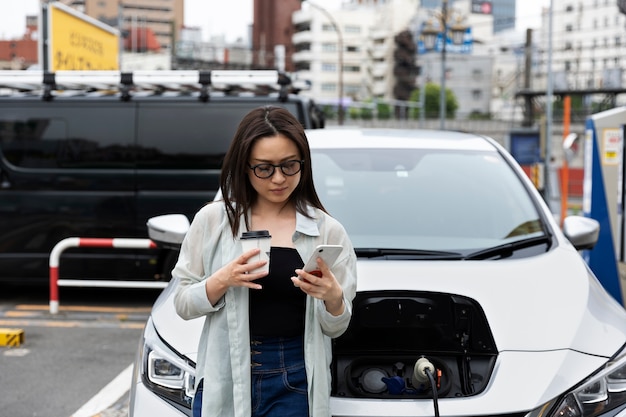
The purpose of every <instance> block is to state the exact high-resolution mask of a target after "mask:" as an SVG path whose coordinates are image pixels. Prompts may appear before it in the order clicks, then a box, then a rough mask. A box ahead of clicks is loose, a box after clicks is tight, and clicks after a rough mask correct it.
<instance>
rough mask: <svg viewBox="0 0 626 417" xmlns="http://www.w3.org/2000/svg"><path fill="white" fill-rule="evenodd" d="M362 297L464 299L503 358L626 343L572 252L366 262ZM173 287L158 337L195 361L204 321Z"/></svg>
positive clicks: (607, 349)
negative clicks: (402, 293)
mask: <svg viewBox="0 0 626 417" xmlns="http://www.w3.org/2000/svg"><path fill="white" fill-rule="evenodd" d="M357 268H358V271H357V273H358V284H357V291H387V290H411V291H426V292H429V291H431V292H437V293H449V294H457V295H463V296H466V297H469V298H472V299H474V300H475V301H476V302H478V304H479V305H480V306H481V308H482V309H483V311H484V313H485V316H486V318H487V321H488V323H489V327H490V329H491V332H492V334H493V337H494V341H495V345H496V347H497V349H498V352H505V351H519V352H546V351H555V350H561V349H565V350H568V349H569V350H574V351H577V352H579V353H585V354H589V355H595V356H601V357H610V356H612V355H613V354H615V353H616V352H617V350H618V349H619V348H620V347H621V346H622V345H623V344H624V343H625V342H626V327H625V325H624V323H626V311H625V310H624V309H623V307H622V306H621V305H620V304H619V303H617V302H616V301H615V300H614V299H613V298H612V297H611V296H610V295H609V294H608V293H607V292H606V291H605V290H604V289H603V288H602V286H601V284H600V283H599V282H598V280H597V279H596V278H595V277H594V276H593V275H592V274H591V273H590V272H589V270H588V268H587V266H586V264H585V263H584V261H583V260H582V258H581V257H580V256H579V255H578V253H577V252H576V251H575V250H573V249H571V248H570V247H568V246H565V245H561V246H559V247H557V248H556V249H554V250H552V251H550V252H548V253H545V254H543V255H539V256H533V257H528V258H523V259H511V260H497V261H484V260H483V261H410V260H402V261H392V260H373V259H359V261H358V263H357ZM175 286H176V280H173V281H172V282H171V283H170V285H169V286H168V288H166V289H165V290H164V291H163V293H162V294H161V296H160V297H159V298H158V300H157V302H156V303H155V305H154V308H153V310H152V317H153V321H154V325H155V327H156V330H157V332H158V333H159V335H160V336H161V337H162V338H163V339H164V340H165V341H167V343H168V344H169V345H170V346H172V347H173V348H174V349H175V350H176V351H177V352H179V353H180V354H182V355H185V356H187V357H188V358H190V359H191V360H194V361H195V359H196V352H197V346H198V340H199V335H200V332H201V328H202V325H203V323H204V319H194V320H189V321H185V320H182V319H181V318H180V317H179V316H178V315H177V314H176V311H175V309H174V305H173V298H174V297H173V295H174V294H173V292H174V291H173V290H174V287H175Z"/></svg>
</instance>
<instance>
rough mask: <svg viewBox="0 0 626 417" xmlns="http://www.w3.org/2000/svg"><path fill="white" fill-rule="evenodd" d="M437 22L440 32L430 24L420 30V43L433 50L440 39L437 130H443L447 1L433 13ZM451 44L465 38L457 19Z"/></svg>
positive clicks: (444, 122) (463, 29)
mask: <svg viewBox="0 0 626 417" xmlns="http://www.w3.org/2000/svg"><path fill="white" fill-rule="evenodd" d="M435 16H436V17H437V18H438V20H439V26H440V30H437V29H435V28H434V27H433V26H432V24H428V25H427V26H425V27H424V29H422V34H421V36H422V42H424V48H425V49H426V50H427V51H428V50H434V49H436V47H437V39H438V38H439V37H441V40H442V42H441V86H440V92H439V94H440V95H439V128H440V129H442V130H443V129H445V126H446V121H445V120H446V52H447V51H446V46H447V44H448V18H449V16H448V0H443V2H442V5H441V13H435ZM451 32H452V33H451V36H452V42H454V44H455V45H460V44H461V43H463V37H464V36H465V27H463V25H461V20H460V19H457V20H456V23H455V24H454V25H452V28H451ZM422 88H423V87H422Z"/></svg>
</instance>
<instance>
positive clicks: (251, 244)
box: [240, 230, 272, 272]
mask: <svg viewBox="0 0 626 417" xmlns="http://www.w3.org/2000/svg"><path fill="white" fill-rule="evenodd" d="M271 239H272V236H270V232H269V231H267V230H250V231H248V232H243V233H242V235H241V238H240V240H241V246H242V247H243V251H244V252H247V251H249V250H250V249H254V248H259V249H261V251H260V252H259V253H258V255H256V256H253V257H252V258H250V259H249V260H248V262H257V261H267V263H266V264H265V265H263V266H262V267H260V268H256V269H253V270H252V271H250V272H268V271H269V269H270V242H271Z"/></svg>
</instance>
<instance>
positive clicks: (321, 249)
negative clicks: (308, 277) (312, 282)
mask: <svg viewBox="0 0 626 417" xmlns="http://www.w3.org/2000/svg"><path fill="white" fill-rule="evenodd" d="M342 250H343V246H341V245H319V246H318V247H316V248H315V250H314V251H313V254H312V255H311V257H310V258H309V260H308V261H307V262H306V264H304V267H303V268H302V269H303V270H305V271H306V272H308V273H309V274H313V275H315V276H316V277H321V276H322V271H320V270H319V269H318V267H317V258H322V259H323V260H324V262H326V265H328V267H329V268H330V267H331V266H333V265H334V263H335V261H336V260H337V258H338V257H339V254H340V253H341V251H342Z"/></svg>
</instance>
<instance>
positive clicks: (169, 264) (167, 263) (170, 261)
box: [160, 250, 178, 281]
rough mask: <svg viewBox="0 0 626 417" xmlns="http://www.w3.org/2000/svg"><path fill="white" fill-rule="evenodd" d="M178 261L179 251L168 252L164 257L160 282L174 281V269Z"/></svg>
mask: <svg viewBox="0 0 626 417" xmlns="http://www.w3.org/2000/svg"><path fill="white" fill-rule="evenodd" d="M176 261H178V251H174V250H168V251H167V252H166V253H165V255H164V257H163V267H162V269H161V279H160V281H169V280H171V279H172V269H174V266H176Z"/></svg>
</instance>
